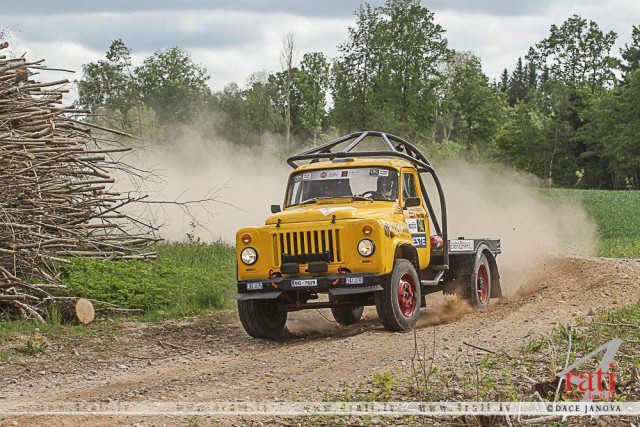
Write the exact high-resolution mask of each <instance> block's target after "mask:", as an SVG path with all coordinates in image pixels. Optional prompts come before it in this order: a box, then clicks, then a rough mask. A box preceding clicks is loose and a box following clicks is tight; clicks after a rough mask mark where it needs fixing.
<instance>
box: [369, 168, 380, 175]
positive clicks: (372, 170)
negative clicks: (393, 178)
mask: <svg viewBox="0 0 640 427" xmlns="http://www.w3.org/2000/svg"><path fill="white" fill-rule="evenodd" d="M379 174H380V169H369V176H378V175H379Z"/></svg>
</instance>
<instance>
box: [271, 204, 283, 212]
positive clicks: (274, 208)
mask: <svg viewBox="0 0 640 427" xmlns="http://www.w3.org/2000/svg"><path fill="white" fill-rule="evenodd" d="M278 212H282V209H280V205H271V213H274V214H276V213H278Z"/></svg>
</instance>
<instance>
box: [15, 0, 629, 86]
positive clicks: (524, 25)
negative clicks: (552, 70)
mask: <svg viewBox="0 0 640 427" xmlns="http://www.w3.org/2000/svg"><path fill="white" fill-rule="evenodd" d="M332 1H334V3H336V2H337V0H332ZM36 3H38V2H34V1H33V0H32V1H31V2H30V3H29V4H26V5H24V6H19V5H18V3H12V4H13V6H12V7H11V8H9V10H8V11H7V12H6V13H7V15H5V16H4V21H5V22H6V25H10V26H11V25H15V26H17V29H16V30H14V36H13V38H12V39H11V40H10V42H11V43H12V49H13V50H14V51H15V52H16V53H19V54H21V53H23V52H27V53H28V56H29V57H30V58H46V60H47V64H48V65H49V66H50V67H60V68H69V69H73V70H75V71H76V72H77V74H76V76H77V77H80V75H81V67H82V64H85V63H87V62H91V61H96V60H98V59H100V58H103V57H104V53H105V51H106V50H107V49H108V47H109V45H110V43H111V40H113V39H115V38H122V39H123V40H124V41H125V43H126V44H127V45H128V46H130V47H131V48H132V49H133V52H134V60H135V61H137V62H138V63H140V61H141V60H142V59H143V58H144V57H145V56H147V55H149V54H151V53H153V52H154V51H156V50H160V49H165V48H168V47H170V46H180V47H183V48H185V49H187V50H188V51H189V52H190V53H191V54H192V56H193V58H194V60H195V61H196V62H198V63H200V64H201V65H203V66H205V67H206V68H207V70H208V71H209V74H210V75H211V82H210V84H211V86H212V88H213V89H214V90H219V89H222V88H223V87H224V85H225V84H227V83H230V82H231V81H235V82H237V83H238V84H240V85H243V84H244V83H245V81H246V78H247V77H248V76H249V75H250V74H251V73H253V72H256V71H260V70H267V71H276V70H279V69H280V63H279V55H280V51H281V48H282V37H283V36H284V34H286V33H287V32H292V33H294V34H295V35H296V41H297V48H298V52H299V55H298V59H301V58H302V54H304V53H305V52H309V51H322V52H324V53H325V54H327V55H328V56H329V57H335V56H336V55H337V54H338V51H337V45H338V44H339V43H341V42H343V41H345V40H346V38H347V27H348V26H350V25H353V24H354V18H353V16H352V14H351V13H348V12H347V10H351V11H352V10H355V9H356V8H357V6H358V4H359V1H345V2H340V4H341V6H340V9H339V10H337V9H336V11H334V12H331V13H329V12H328V11H325V10H324V9H322V8H320V7H319V6H317V4H316V5H315V6H314V5H312V4H311V2H293V3H291V2H288V1H280V2H277V4H274V5H273V7H272V9H268V8H267V7H266V6H265V4H264V3H261V4H260V5H258V4H257V3H255V2H252V1H251V0H243V1H240V2H239V3H237V2H222V3H220V2H216V3H210V2H202V1H199V0H191V1H189V2H187V4H185V5H184V8H182V7H183V6H182V3H177V2H176V3H172V2H167V1H164V2H160V3H157V5H156V6H154V3H153V2H140V3H138V4H137V5H135V7H134V6H131V7H129V8H127V7H125V6H126V5H127V4H128V3H127V2H122V1H121V2H119V3H115V4H114V5H113V7H111V6H110V3H107V2H91V4H92V5H93V6H91V7H88V6H86V3H83V4H85V6H81V5H80V3H78V2H74V1H66V2H65V3H63V6H64V7H63V10H62V12H63V13H58V14H51V15H48V16H47V25H46V26H44V25H42V19H43V15H42V14H36V11H42V8H40V9H39V8H37V7H35V6H34V4H36ZM44 3H48V2H43V3H42V4H44ZM96 3H97V4H98V5H97V6H96ZM134 3H135V2H134ZM294 3H295V4H294ZM380 3H381V0H377V4H380ZM529 3H530V2H527V3H526V4H525V3H524V2H509V1H505V0H494V1H489V2H484V3H478V2H469V1H468V0H464V1H462V0H461V1H456V2H452V1H446V2H444V1H442V0H433V1H431V2H427V1H423V4H425V5H426V6H427V7H431V8H433V10H434V11H435V18H436V21H437V22H438V23H440V24H441V25H442V26H443V27H444V28H445V30H447V32H446V37H447V38H448V40H449V45H450V47H452V48H454V49H457V50H470V51H472V52H473V53H475V54H476V55H477V56H479V57H480V58H481V59H482V64H483V67H484V70H485V73H486V74H487V75H488V76H489V78H491V79H493V78H498V76H499V75H500V73H501V72H502V70H503V69H504V68H505V67H507V68H509V69H510V70H511V69H512V68H513V66H514V65H515V62H516V60H517V58H518V57H520V56H524V55H525V54H526V53H527V50H528V48H529V46H532V45H534V44H535V43H537V42H538V41H540V40H541V39H542V38H544V37H546V36H547V34H548V32H549V27H550V25H551V24H554V23H555V24H561V23H562V22H563V21H564V20H565V19H566V18H568V17H569V16H571V15H573V14H580V15H581V16H583V17H584V18H587V19H593V20H595V21H596V22H597V23H598V24H599V25H600V27H601V29H603V30H605V31H610V30H613V31H616V32H617V33H618V34H619V36H620V37H619V42H618V46H622V45H624V43H625V42H628V41H629V40H630V32H631V26H632V25H633V24H635V23H636V22H634V20H636V19H637V17H638V16H640V3H637V2H635V1H631V0H604V1H600V2H596V1H595V0H588V1H580V2H578V1H577V0H573V1H569V2H567V1H565V2H558V1H551V0H549V1H544V2H538V3H537V4H536V5H531V4H529ZM20 4H22V3H20ZM336 4H337V3H336ZM73 5H76V6H74V7H72V6H73ZM345 5H346V6H345ZM481 5H484V6H481ZM98 6H99V7H98ZM347 6H348V7H347ZM154 7H157V8H154ZM323 7H325V8H326V7H329V6H327V5H324V6H323ZM85 9H86V10H85ZM169 9H171V10H169ZM321 9H322V10H321ZM74 10H77V11H79V12H78V13H77V14H74ZM285 11H287V12H285ZM614 53H617V49H616V51H615V52H614ZM58 78H59V76H58ZM72 78H73V77H72Z"/></svg>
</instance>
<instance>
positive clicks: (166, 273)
mask: <svg viewBox="0 0 640 427" xmlns="http://www.w3.org/2000/svg"><path fill="white" fill-rule="evenodd" d="M157 251H158V259H157V260H156V261H153V262H149V261H140V260H119V261H103V260H98V259H87V258H78V259H74V260H73V262H72V263H71V264H69V265H66V266H63V267H62V276H61V280H62V283H64V284H65V285H67V286H68V287H69V290H70V293H71V294H73V295H76V296H82V297H85V298H90V299H95V300H100V301H105V302H108V303H111V304H115V305H117V306H119V307H122V308H129V309H139V310H142V311H143V312H144V315H143V316H142V317H141V318H140V320H147V321H156V320H162V319H167V318H175V317H181V316H188V315H192V314H197V313H202V312H204V311H207V310H212V309H222V308H228V307H229V306H230V304H231V296H232V295H233V291H234V289H235V287H234V284H235V249H234V248H233V246H231V245H229V244H227V243H224V242H214V243H210V244H209V243H204V242H201V241H199V240H195V241H194V240H192V241H189V242H183V243H163V244H158V245H157Z"/></svg>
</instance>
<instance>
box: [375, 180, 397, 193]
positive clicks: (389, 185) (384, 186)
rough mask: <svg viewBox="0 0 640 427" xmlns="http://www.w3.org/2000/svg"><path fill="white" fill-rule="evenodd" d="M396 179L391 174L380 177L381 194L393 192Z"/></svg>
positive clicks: (379, 188) (378, 189)
mask: <svg viewBox="0 0 640 427" xmlns="http://www.w3.org/2000/svg"><path fill="white" fill-rule="evenodd" d="M393 183H394V179H393V178H392V177H390V176H381V177H378V182H377V185H376V186H377V191H378V193H381V194H391V192H392V191H393Z"/></svg>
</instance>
